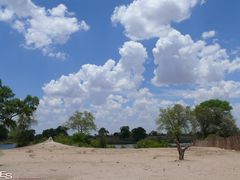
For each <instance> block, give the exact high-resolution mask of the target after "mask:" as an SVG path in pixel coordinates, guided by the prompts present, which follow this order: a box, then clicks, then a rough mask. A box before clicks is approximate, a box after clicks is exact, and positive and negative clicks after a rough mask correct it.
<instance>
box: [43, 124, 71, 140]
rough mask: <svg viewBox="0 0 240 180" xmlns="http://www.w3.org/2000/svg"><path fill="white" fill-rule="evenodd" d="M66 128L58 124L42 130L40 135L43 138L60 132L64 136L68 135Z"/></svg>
mask: <svg viewBox="0 0 240 180" xmlns="http://www.w3.org/2000/svg"><path fill="white" fill-rule="evenodd" d="M67 130H68V128H66V127H64V126H58V127H57V128H56V129H53V128H50V129H45V130H44V131H43V132H42V136H43V137H45V138H49V137H55V136H58V135H60V134H63V135H65V136H67V135H68V133H67Z"/></svg>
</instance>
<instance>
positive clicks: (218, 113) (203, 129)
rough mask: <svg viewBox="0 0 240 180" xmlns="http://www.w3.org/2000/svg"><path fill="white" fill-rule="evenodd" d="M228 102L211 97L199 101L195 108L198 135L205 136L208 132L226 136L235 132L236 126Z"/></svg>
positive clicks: (236, 130)
mask: <svg viewBox="0 0 240 180" xmlns="http://www.w3.org/2000/svg"><path fill="white" fill-rule="evenodd" d="M231 110H232V107H231V106H230V104H229V102H227V101H221V100H218V99H212V100H208V101H204V102H202V103H200V104H199V105H198V106H196V108H195V115H196V119H197V122H198V125H199V128H200V135H201V136H202V137H203V138H206V137H207V136H208V135H209V134H216V135H218V136H222V137H228V136H232V135H234V134H236V133H237V132H238V128H237V126H236V123H235V120H234V118H233V116H232V114H231Z"/></svg>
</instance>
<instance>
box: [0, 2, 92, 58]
mask: <svg viewBox="0 0 240 180" xmlns="http://www.w3.org/2000/svg"><path fill="white" fill-rule="evenodd" d="M0 21H5V22H8V23H9V24H10V25H11V26H12V27H13V28H14V29H16V30H17V31H18V32H20V33H21V34H23V35H24V38H25V44H24V46H25V47H26V48H30V49H41V50H42V51H43V53H44V54H47V55H49V56H55V57H59V58H64V53H61V52H54V51H53V49H54V45H57V44H64V43H66V42H67V40H68V39H69V37H70V35H71V34H72V33H74V32H77V31H79V30H85V31H86V30H88V29H89V26H88V25H87V24H86V23H85V21H78V19H77V18H76V17H73V13H70V12H68V9H67V7H66V6H65V5H63V4H59V5H58V6H57V7H55V8H52V9H45V8H44V7H40V6H37V5H35V4H34V3H33V2H32V1H31V0H17V1H16V0H0Z"/></svg>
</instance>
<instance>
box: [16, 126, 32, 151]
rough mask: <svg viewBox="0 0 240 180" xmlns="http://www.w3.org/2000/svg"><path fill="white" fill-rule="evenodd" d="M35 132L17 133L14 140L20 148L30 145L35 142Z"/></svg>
mask: <svg viewBox="0 0 240 180" xmlns="http://www.w3.org/2000/svg"><path fill="white" fill-rule="evenodd" d="M34 134H35V130H26V131H17V132H16V134H15V137H14V139H15V140H16V143H17V146H18V147H23V146H27V145H29V144H30V143H31V142H33V141H34Z"/></svg>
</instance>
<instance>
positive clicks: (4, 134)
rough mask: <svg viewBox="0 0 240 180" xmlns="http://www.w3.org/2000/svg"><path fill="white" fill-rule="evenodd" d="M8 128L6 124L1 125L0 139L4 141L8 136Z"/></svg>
mask: <svg viewBox="0 0 240 180" xmlns="http://www.w3.org/2000/svg"><path fill="white" fill-rule="evenodd" d="M8 133H9V132H8V129H7V128H6V127H5V126H4V125H2V124H1V125H0V141H4V140H6V139H7V138H8Z"/></svg>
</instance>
